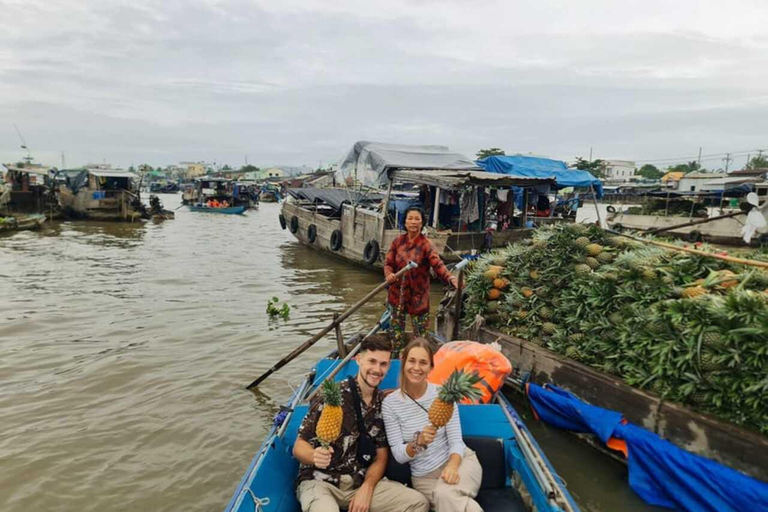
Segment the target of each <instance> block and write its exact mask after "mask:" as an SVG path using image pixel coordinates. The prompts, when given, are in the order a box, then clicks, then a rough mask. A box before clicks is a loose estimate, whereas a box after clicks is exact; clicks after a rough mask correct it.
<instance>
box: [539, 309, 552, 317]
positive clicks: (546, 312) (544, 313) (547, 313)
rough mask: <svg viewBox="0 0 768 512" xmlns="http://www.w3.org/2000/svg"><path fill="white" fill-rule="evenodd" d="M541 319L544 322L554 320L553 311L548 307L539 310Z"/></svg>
mask: <svg viewBox="0 0 768 512" xmlns="http://www.w3.org/2000/svg"><path fill="white" fill-rule="evenodd" d="M539 318H541V319H542V320H549V319H550V318H552V310H551V309H549V308H548V307H547V306H544V307H542V308H541V309H539Z"/></svg>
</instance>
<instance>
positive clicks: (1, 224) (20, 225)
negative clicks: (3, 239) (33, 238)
mask: <svg viewBox="0 0 768 512" xmlns="http://www.w3.org/2000/svg"><path fill="white" fill-rule="evenodd" d="M44 222H45V215H42V214H39V213H34V214H31V215H24V214H21V215H13V216H8V217H0V232H3V231H23V230H31V229H40V227H41V226H42V225H43V223H44Z"/></svg>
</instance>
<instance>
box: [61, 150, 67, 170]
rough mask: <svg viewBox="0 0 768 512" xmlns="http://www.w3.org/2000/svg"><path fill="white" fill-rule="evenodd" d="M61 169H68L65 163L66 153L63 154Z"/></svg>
mask: <svg viewBox="0 0 768 512" xmlns="http://www.w3.org/2000/svg"><path fill="white" fill-rule="evenodd" d="M61 168H62V169H66V168H67V166H66V164H65V163H64V152H63V151H62V152H61Z"/></svg>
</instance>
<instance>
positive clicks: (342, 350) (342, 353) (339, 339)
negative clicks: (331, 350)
mask: <svg viewBox="0 0 768 512" xmlns="http://www.w3.org/2000/svg"><path fill="white" fill-rule="evenodd" d="M338 320H339V314H338V313H334V314H333V321H334V323H336V327H335V331H336V347H337V350H338V351H339V357H341V358H342V359H343V358H345V357H347V346H346V345H344V336H343V335H342V334H341V324H340V323H337V322H338Z"/></svg>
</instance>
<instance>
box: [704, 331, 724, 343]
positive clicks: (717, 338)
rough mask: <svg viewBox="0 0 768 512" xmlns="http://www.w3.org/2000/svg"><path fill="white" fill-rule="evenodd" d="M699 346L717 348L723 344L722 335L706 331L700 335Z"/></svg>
mask: <svg viewBox="0 0 768 512" xmlns="http://www.w3.org/2000/svg"><path fill="white" fill-rule="evenodd" d="M701 344H702V345H704V346H705V347H717V346H720V345H722V344H723V335H722V334H720V333H719V332H717V331H707V332H705V333H704V334H702V335H701Z"/></svg>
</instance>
